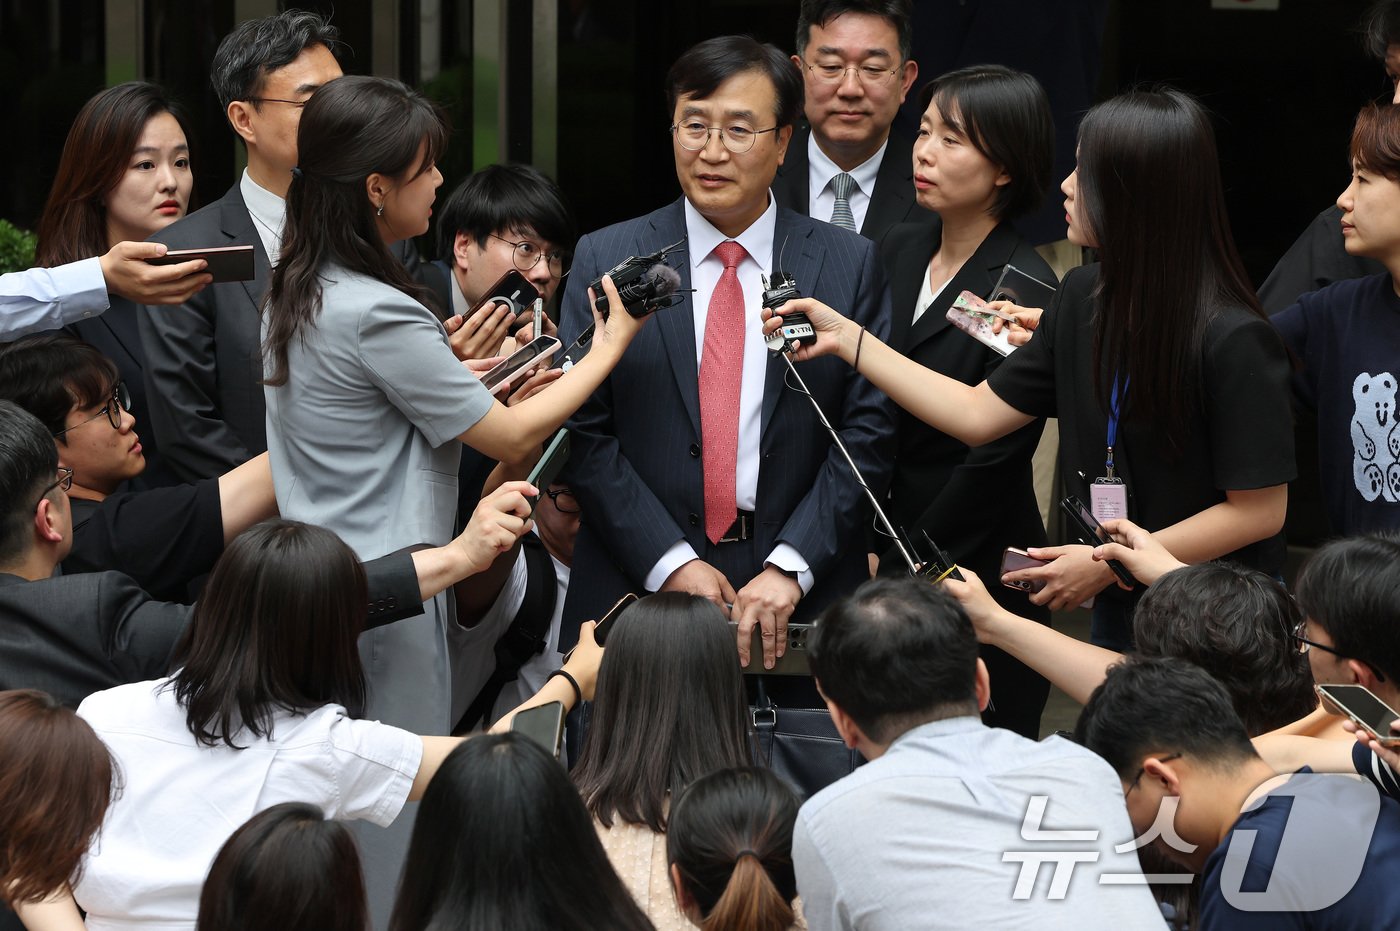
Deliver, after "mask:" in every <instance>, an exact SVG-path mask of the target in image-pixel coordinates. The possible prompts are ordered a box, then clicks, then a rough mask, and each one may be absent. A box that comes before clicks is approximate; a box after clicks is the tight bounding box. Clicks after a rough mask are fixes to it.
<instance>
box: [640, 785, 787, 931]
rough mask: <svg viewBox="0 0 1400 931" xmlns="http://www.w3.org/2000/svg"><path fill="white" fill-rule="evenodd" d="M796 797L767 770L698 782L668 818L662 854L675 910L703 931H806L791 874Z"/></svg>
mask: <svg viewBox="0 0 1400 931" xmlns="http://www.w3.org/2000/svg"><path fill="white" fill-rule="evenodd" d="M796 821H797V797H796V796H795V795H794V794H793V792H792V790H791V789H789V788H788V787H787V785H785V784H784V783H783V781H782V780H781V779H779V778H778V777H777V776H775V775H774V774H773V772H772V770H768V769H759V768H754V767H739V768H735V769H722V770H719V771H718V772H714V773H711V774H710V775H708V776H705V777H703V778H701V779H697V780H696V781H695V782H694V783H692V784H691V786H690V787H689V788H688V789H686V790H685V792H684V793H682V794H681V797H680V799H679V800H678V801H677V802H676V805H675V808H674V809H673V810H672V812H671V826H670V830H669V831H668V832H667V835H666V854H667V858H668V859H669V860H670V863H671V882H672V884H673V886H674V887H675V891H676V903H677V904H678V905H679V906H680V909H681V911H682V912H684V913H685V915H686V916H687V917H688V918H689V919H690V920H691V921H692V922H693V923H694V924H695V925H696V927H698V928H701V929H703V931H787V929H789V928H794V927H796V928H805V927H806V926H807V925H806V923H805V922H804V921H803V920H802V917H801V914H800V909H799V907H798V903H797V901H796V900H797V877H796V876H795V875H794V873H793V867H792V827H793V824H794V823H795V822H796Z"/></svg>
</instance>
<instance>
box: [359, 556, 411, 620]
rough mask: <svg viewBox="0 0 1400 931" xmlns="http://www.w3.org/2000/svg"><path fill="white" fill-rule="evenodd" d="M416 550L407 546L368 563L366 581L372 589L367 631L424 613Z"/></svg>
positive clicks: (366, 564) (366, 565)
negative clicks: (414, 559) (416, 564)
mask: <svg viewBox="0 0 1400 931" xmlns="http://www.w3.org/2000/svg"><path fill="white" fill-rule="evenodd" d="M416 548H417V547H407V548H405V549H401V550H398V551H397V552H393V553H390V554H389V555H388V556H381V557H379V558H378V559H371V560H370V561H369V562H367V563H365V581H366V583H367V584H368V586H369V619H368V620H367V621H366V622H365V630H372V629H373V628H375V627H383V626H384V625H385V624H392V623H394V621H401V620H403V619H404V618H407V617H417V616H418V615H420V614H422V613H423V590H422V588H421V587H420V586H419V585H418V569H417V567H415V566H414V565H413V550H414V549H416Z"/></svg>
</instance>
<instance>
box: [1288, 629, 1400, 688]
mask: <svg viewBox="0 0 1400 931" xmlns="http://www.w3.org/2000/svg"><path fill="white" fill-rule="evenodd" d="M1306 629H1307V622H1306V621H1304V622H1303V623H1301V624H1299V625H1298V626H1297V627H1295V628H1293V639H1294V640H1297V641H1298V652H1299V653H1303V654H1306V653H1307V652H1308V651H1309V650H1311V649H1312V648H1313V647H1317V648H1318V649H1319V650H1322V651H1324V652H1326V653H1331V654H1332V655H1333V656H1335V657H1337V658H1338V659H1356V657H1354V656H1347V655H1346V654H1345V653H1342V652H1340V651H1339V650H1337V649H1335V648H1334V647H1329V646H1327V645H1326V644H1323V643H1318V642H1317V641H1316V640H1309V639H1308V638H1307V637H1304V636H1303V631H1305V630H1306ZM1367 665H1370V664H1369V663H1368V664H1367ZM1371 672H1372V673H1374V674H1375V676H1376V681H1377V682H1384V681H1385V676H1384V675H1383V674H1382V673H1381V671H1380V670H1379V669H1377V668H1376V667H1374V666H1371Z"/></svg>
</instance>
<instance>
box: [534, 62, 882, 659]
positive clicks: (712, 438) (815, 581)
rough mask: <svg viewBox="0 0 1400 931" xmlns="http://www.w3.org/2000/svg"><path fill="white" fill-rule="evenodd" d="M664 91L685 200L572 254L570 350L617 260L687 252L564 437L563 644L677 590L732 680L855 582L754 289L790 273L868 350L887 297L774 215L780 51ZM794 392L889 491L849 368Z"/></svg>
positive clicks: (820, 375)
mask: <svg viewBox="0 0 1400 931" xmlns="http://www.w3.org/2000/svg"><path fill="white" fill-rule="evenodd" d="M667 84H668V96H669V98H670V101H671V110H672V118H671V123H672V125H671V132H672V151H673V155H674V157H675V161H676V175H677V178H678V180H679V181H680V186H681V190H682V192H683V194H684V196H683V197H682V198H681V199H680V200H678V201H676V202H675V203H672V204H671V205H669V206H667V207H663V208H662V209H660V210H658V211H655V212H654V213H652V214H649V215H647V216H644V217H639V218H637V219H635V220H629V221H626V222H624V223H620V224H617V225H616V226H612V227H609V228H607V229H604V230H600V231H598V232H596V233H592V234H590V235H588V236H585V237H584V238H583V239H582V240H580V242H579V248H578V254H577V256H576V258H575V260H574V271H573V273H572V275H571V278H570V281H571V283H570V284H569V286H568V288H567V289H566V290H565V294H564V305H563V321H562V324H561V326H560V329H561V332H562V335H563V340H564V342H565V344H566V345H567V344H568V342H569V341H570V340H571V339H573V338H574V337H575V336H577V335H578V334H579V333H580V332H581V331H582V330H583V329H584V328H585V327H586V326H588V324H590V323H591V322H592V315H591V311H590V310H589V307H588V298H587V294H586V291H587V288H588V284H589V282H590V281H591V280H593V279H594V278H595V277H596V276H598V275H601V274H602V273H604V272H606V271H607V270H608V269H609V268H611V267H612V266H613V265H615V264H617V263H618V262H620V261H622V260H623V259H625V258H627V257H628V256H629V255H645V254H648V253H653V252H656V251H658V250H660V249H661V248H663V247H665V246H670V245H673V244H675V243H676V242H678V241H680V242H681V243H682V245H683V246H684V247H685V251H684V252H683V253H681V252H677V253H676V257H673V258H672V262H676V263H677V264H678V266H679V267H678V268H677V271H678V272H679V274H680V277H681V291H680V293H681V299H680V301H679V302H678V303H677V304H676V306H674V307H671V308H669V309H665V310H662V311H660V312H659V313H658V314H657V320H656V322H655V323H654V324H652V325H650V326H648V327H647V328H646V329H645V330H643V332H642V333H641V334H640V335H639V336H638V340H640V341H641V343H642V344H643V346H642V348H641V349H639V350H637V351H634V352H629V353H628V355H627V357H626V358H625V359H623V360H622V362H621V363H619V365H618V367H617V368H616V369H614V371H613V373H612V375H611V376H610V377H609V378H608V380H607V381H606V382H605V383H604V384H603V386H602V387H601V388H599V389H598V391H596V392H595V393H594V395H593V397H592V398H591V399H590V400H589V401H588V403H586V404H585V405H584V406H583V407H582V408H580V409H579V411H578V413H577V414H576V415H575V417H574V419H573V420H572V421H571V422H570V429H571V430H572V435H573V453H572V456H571V458H570V462H569V466H568V470H567V479H568V481H569V484H570V486H571V487H572V488H573V490H574V492H575V494H577V495H578V498H579V502H580V504H581V505H582V507H583V510H584V513H585V514H586V515H587V517H586V518H585V520H584V521H583V525H582V527H581V528H580V530H579V535H578V542H577V544H576V546H575V550H574V569H573V573H572V578H571V581H570V586H569V593H568V598H567V600H566V604H565V608H564V620H563V631H562V633H561V637H560V644H561V647H562V648H564V649H567V648H568V647H569V646H570V645H571V644H572V642H573V640H574V638H575V636H576V633H577V629H578V625H579V623H580V622H581V621H583V620H586V619H590V618H597V617H600V616H601V615H602V613H603V612H605V611H606V610H607V609H608V608H609V607H611V606H612V604H613V603H614V602H615V601H616V600H617V598H618V597H619V596H620V595H622V594H624V593H625V592H628V591H633V592H637V593H641V592H643V591H688V592H693V593H696V594H700V595H703V596H705V597H707V598H709V599H711V600H712V601H714V602H715V603H716V604H717V605H719V606H721V609H722V610H724V611H725V612H726V614H729V615H730V616H731V617H732V618H733V619H734V620H735V621H736V622H737V623H738V625H739V631H738V638H739V654H740V658H741V661H742V662H744V663H746V664H747V663H748V662H749V659H750V658H749V643H750V639H751V637H752V634H753V631H754V628H755V627H756V626H757V627H761V628H762V632H763V655H762V662H763V666H764V667H765V668H771V667H772V665H773V662H774V659H775V655H780V654H781V652H782V651H783V648H784V646H785V644H786V636H785V631H786V626H787V623H788V620H789V619H790V618H792V617H793V616H794V614H796V616H797V617H798V619H799V620H800V619H802V618H804V617H807V616H810V615H812V614H815V612H816V611H818V610H820V608H821V607H822V606H823V605H825V604H826V603H828V602H829V601H831V600H833V599H834V598H835V597H837V596H839V595H841V594H844V593H846V592H849V591H851V590H852V589H854V588H855V586H856V585H858V584H859V583H860V581H861V580H862V579H863V578H865V577H867V576H868V568H867V567H866V564H865V559H864V557H863V555H862V550H863V546H864V528H865V526H866V524H867V522H868V520H869V509H868V505H867V504H866V501H865V497H864V494H863V492H862V491H861V489H860V487H859V485H858V484H857V482H856V480H855V478H853V477H852V475H851V472H850V469H849V467H848V466H847V464H846V462H845V461H844V459H842V457H841V456H840V453H839V452H838V450H836V448H835V447H834V445H833V444H832V442H831V439H830V437H829V436H828V435H827V433H826V431H825V430H824V429H823V428H822V426H821V425H820V423H819V421H818V420H817V417H816V415H815V413H814V412H813V411H812V409H811V406H810V402H809V400H808V399H807V398H804V397H803V396H802V395H801V394H799V393H798V392H797V391H795V390H792V389H789V388H788V387H786V386H785V384H786V383H785V380H784V379H785V376H786V374H787V369H786V366H785V364H784V362H783V360H782V359H780V358H778V357H777V355H776V354H772V353H770V352H769V351H768V349H767V347H766V345H765V344H764V341H763V336H762V321H761V319H760V312H761V309H762V308H761V300H762V292H763V290H764V276H767V278H768V279H769V280H770V281H771V280H772V279H773V277H774V273H775V271H778V270H782V271H785V272H789V273H791V274H792V275H793V276H794V277H795V279H796V281H797V286H798V288H799V289H800V290H801V292H802V293H803V294H806V295H811V296H814V297H818V298H819V299H821V300H824V301H826V302H827V303H829V304H831V305H832V306H835V307H840V308H843V309H844V310H845V311H847V312H849V313H851V314H852V316H853V317H854V318H855V319H857V320H858V321H859V322H860V323H862V324H863V325H865V326H866V327H868V328H869V330H870V332H872V333H875V334H882V333H886V332H888V329H889V297H888V294H887V292H886V289H885V284H884V280H883V276H882V274H881V272H880V270H879V267H878V263H877V262H876V259H875V254H874V248H873V246H872V244H871V243H870V242H868V241H867V240H864V239H862V238H860V237H859V236H857V235H855V234H853V233H849V232H846V231H843V230H839V229H836V228H835V227H832V226H829V225H827V224H825V223H818V222H816V221H813V220H810V219H808V218H806V217H803V216H800V215H797V214H795V213H793V212H792V211H789V210H783V209H781V208H779V207H778V205H777V204H776V203H775V202H774V200H773V198H772V197H771V196H770V192H769V185H770V184H771V183H772V180H773V177H774V173H775V171H776V170H777V167H778V165H780V164H782V162H783V159H784V155H785V153H787V152H788V151H790V149H789V146H788V142H789V139H790V137H791V134H792V123H793V121H794V120H795V119H796V117H797V113H798V109H799V107H800V104H801V95H802V87H801V78H800V77H799V75H798V74H797V72H796V70H795V69H794V68H793V67H792V65H791V63H790V62H789V61H788V60H787V58H786V57H785V56H784V55H783V54H782V53H781V52H780V51H779V50H778V49H776V48H774V47H773V46H771V45H760V44H759V43H757V42H756V41H754V40H752V39H749V38H746V37H742V36H722V37H719V38H716V39H710V40H707V41H705V42H702V43H700V44H699V45H697V46H695V47H693V48H691V49H690V50H689V51H687V52H686V53H685V54H684V55H682V56H681V58H680V59H679V60H678V61H677V62H676V64H675V65H673V66H672V68H671V72H670V75H669V77H668V81H667ZM779 263H781V266H782V267H781V269H779V268H778V266H779ZM692 288H693V289H694V290H693V293H692V291H691V289H692ZM802 374H803V378H804V379H805V380H806V382H807V385H808V387H809V388H810V389H811V392H812V396H813V398H814V399H815V400H816V401H817V402H818V403H819V404H820V405H821V406H822V409H823V410H824V411H825V412H826V414H827V416H828V417H829V418H830V419H831V421H832V422H833V424H834V425H835V427H836V429H837V430H838V431H840V433H841V434H842V436H843V439H844V442H845V443H846V445H847V447H848V448H849V449H850V452H851V455H852V457H853V458H854V459H855V461H856V463H857V464H858V465H859V467H860V469H861V470H862V472H863V473H864V475H865V478H866V480H867V481H868V482H869V483H870V485H871V487H872V488H874V489H876V493H877V494H878V493H879V490H880V489H883V488H884V487H885V485H886V483H887V482H888V479H889V472H890V470H889V456H888V440H889V438H890V437H891V436H892V434H893V424H892V420H891V412H890V408H889V406H888V400H887V399H886V398H885V397H884V396H883V395H882V394H881V393H880V392H878V391H876V390H875V389H874V388H873V387H872V386H871V385H870V384H869V383H868V382H867V381H866V380H865V379H864V378H862V377H861V376H860V375H859V374H857V373H856V372H854V371H850V370H849V369H848V370H845V371H842V370H841V369H840V368H839V367H837V366H828V365H823V364H805V365H804V366H803V368H802ZM731 606H732V608H731ZM756 661H757V658H755V662H756Z"/></svg>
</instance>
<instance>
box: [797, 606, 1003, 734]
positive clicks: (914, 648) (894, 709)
mask: <svg viewBox="0 0 1400 931" xmlns="http://www.w3.org/2000/svg"><path fill="white" fill-rule="evenodd" d="M807 656H808V659H809V661H810V662H811V667H812V675H813V676H815V677H816V679H817V683H818V685H820V686H821V690H822V692H824V693H825V694H826V696H827V697H828V698H830V699H831V700H832V701H833V702H835V703H836V704H837V705H838V706H839V707H840V708H841V710H842V711H844V712H845V713H846V714H848V715H850V717H851V720H853V721H854V722H855V723H856V724H857V725H859V726H860V729H861V730H862V731H864V732H865V734H866V736H867V737H869V738H870V739H871V740H873V741H876V742H877V743H887V742H889V741H890V740H893V739H894V738H895V737H898V736H899V735H900V734H901V733H903V732H904V731H906V730H908V729H909V728H910V727H914V726H917V725H918V724H922V723H924V722H926V721H931V720H935V719H937V718H941V717H952V716H954V715H958V714H976V713H977V690H976V681H977V634H976V632H975V631H974V630H973V627H972V622H971V621H970V620H968V618H967V614H965V613H964V612H963V609H962V606H961V605H959V604H958V603H957V601H955V600H954V599H953V597H952V596H951V595H949V594H948V593H947V592H945V591H943V590H942V589H941V588H938V587H936V586H933V585H930V584H929V583H928V582H926V581H920V580H914V579H873V580H871V581H869V582H866V583H865V584H863V585H861V587H860V588H858V589H856V590H855V593H854V594H852V595H850V596H849V597H847V598H843V599H842V600H840V601H838V602H836V603H835V604H833V605H831V606H830V607H828V608H827V609H826V611H824V612H823V613H822V615H821V618H820V619H819V620H818V621H817V626H816V628H815V629H814V630H813V631H812V633H811V636H810V637H809V638H808V642H807Z"/></svg>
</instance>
